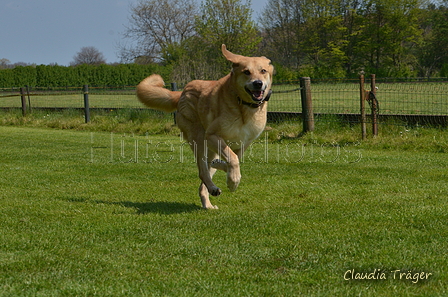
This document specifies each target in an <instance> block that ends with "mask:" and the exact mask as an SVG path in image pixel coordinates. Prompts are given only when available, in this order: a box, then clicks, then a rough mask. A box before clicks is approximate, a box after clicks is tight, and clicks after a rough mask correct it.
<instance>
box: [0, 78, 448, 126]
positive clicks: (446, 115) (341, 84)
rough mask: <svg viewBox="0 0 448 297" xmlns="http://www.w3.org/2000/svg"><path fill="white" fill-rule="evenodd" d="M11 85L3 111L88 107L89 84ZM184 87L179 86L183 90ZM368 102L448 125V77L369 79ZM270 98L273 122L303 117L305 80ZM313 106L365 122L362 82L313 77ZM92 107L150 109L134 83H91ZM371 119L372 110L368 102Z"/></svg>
mask: <svg viewBox="0 0 448 297" xmlns="http://www.w3.org/2000/svg"><path fill="white" fill-rule="evenodd" d="M20 89H21V88H9V89H0V109H14V108H22V104H23V100H25V101H26V102H25V103H26V105H27V107H26V108H27V111H28V112H32V111H33V110H38V109H43V110H47V111H48V112H58V111H61V110H64V109H83V108H84V101H83V87H82V86H79V87H64V88H36V87H34V88H30V87H25V88H22V93H21V90H20ZM181 89H182V87H179V90H181ZM365 89H366V90H365V92H370V91H374V93H375V94H374V98H373V99H372V97H371V95H368V96H367V97H366V99H369V98H370V100H366V101H367V103H372V102H373V101H372V100H375V102H376V103H377V111H376V112H377V113H378V123H379V124H394V125H415V124H420V125H433V126H440V127H446V126H447V119H448V81H447V80H446V79H445V80H438V81H428V80H422V79H415V80H412V81H411V80H406V81H392V80H388V79H377V80H376V87H375V90H370V84H369V81H368V79H367V81H366V84H365ZM272 90H273V92H272V97H271V100H270V101H269V108H268V109H269V114H270V116H269V120H271V121H279V120H283V119H285V118H286V119H290V120H297V121H300V120H301V118H302V114H303V110H302V100H301V87H300V82H299V81H289V82H286V83H281V84H275V85H273V86H272ZM311 97H312V108H313V113H314V115H315V116H314V120H315V121H335V120H337V121H342V122H348V123H351V124H356V123H359V122H360V119H361V117H360V83H359V80H357V79H353V80H341V79H321V80H317V79H316V80H314V79H311ZM89 100H90V108H91V109H104V110H115V109H144V108H145V107H144V106H142V104H141V103H140V102H139V101H138V100H137V99H136V96H135V87H134V86H126V87H123V86H117V87H89ZM366 113H367V117H366V120H367V121H370V119H371V117H370V116H369V114H370V113H371V108H370V107H369V104H366Z"/></svg>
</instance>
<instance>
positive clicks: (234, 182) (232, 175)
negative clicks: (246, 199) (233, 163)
mask: <svg viewBox="0 0 448 297" xmlns="http://www.w3.org/2000/svg"><path fill="white" fill-rule="evenodd" d="M240 181H241V174H240V171H239V170H232V171H229V172H228V173H227V187H228V188H229V190H230V192H234V191H235V190H236V188H238V185H239V184H240Z"/></svg>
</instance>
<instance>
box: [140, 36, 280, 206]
mask: <svg viewBox="0 0 448 297" xmlns="http://www.w3.org/2000/svg"><path fill="white" fill-rule="evenodd" d="M221 50H222V54H223V55H224V57H225V58H226V59H227V60H228V61H230V62H232V71H231V72H230V73H229V74H228V75H226V76H225V77H223V78H221V79H219V80H217V81H205V80H194V81H191V82H190V83H188V84H187V85H186V86H185V88H184V90H183V91H182V92H180V91H170V90H168V89H166V88H164V86H165V83H164V81H163V79H162V77H161V76H160V75H158V74H153V75H151V76H149V77H147V78H145V79H144V80H143V81H142V82H141V83H140V84H139V85H138V86H137V97H138V99H139V100H140V101H141V102H142V103H143V104H145V105H146V106H148V107H150V108H152V109H157V110H162V111H166V112H173V111H177V112H176V122H177V125H178V127H179V128H180V130H181V131H182V135H183V137H184V139H185V140H186V141H188V143H189V145H190V147H191V149H192V150H193V152H194V154H195V159H196V160H197V165H198V169H199V178H200V179H201V181H202V182H201V185H200V186H199V196H200V197H201V202H202V207H203V208H205V209H216V208H217V206H214V205H212V204H211V202H210V198H209V195H212V196H219V195H220V194H221V189H220V188H218V187H217V186H216V185H215V184H214V183H213V181H212V177H213V174H214V173H215V172H216V170H223V171H225V172H226V173H227V187H228V188H229V190H230V191H235V190H236V188H237V187H238V184H239V183H240V180H241V173H240V159H241V158H242V155H243V153H244V150H245V149H246V148H248V147H249V146H250V144H251V143H252V142H253V141H254V140H255V139H256V138H257V137H258V136H259V135H260V134H261V132H262V131H263V130H264V128H265V125H266V116H267V105H268V100H269V97H270V95H271V85H272V75H273V72H274V67H273V66H272V64H271V61H270V60H269V59H267V58H266V57H245V56H241V55H236V54H233V53H231V52H230V51H228V50H227V48H226V46H225V45H224V44H223V45H222V49H221Z"/></svg>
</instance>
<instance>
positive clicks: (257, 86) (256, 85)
mask: <svg viewBox="0 0 448 297" xmlns="http://www.w3.org/2000/svg"><path fill="white" fill-rule="evenodd" d="M252 85H253V86H254V88H255V89H256V90H259V89H261V88H262V87H263V82H262V81H261V80H256V81H254V82H253V83H252Z"/></svg>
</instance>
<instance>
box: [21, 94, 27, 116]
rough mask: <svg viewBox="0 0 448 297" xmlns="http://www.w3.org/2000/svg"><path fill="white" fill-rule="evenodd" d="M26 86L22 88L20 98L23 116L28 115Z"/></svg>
mask: <svg viewBox="0 0 448 297" xmlns="http://www.w3.org/2000/svg"><path fill="white" fill-rule="evenodd" d="M25 95H26V94H25V88H20V98H21V100H22V116H26V96H25Z"/></svg>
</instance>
